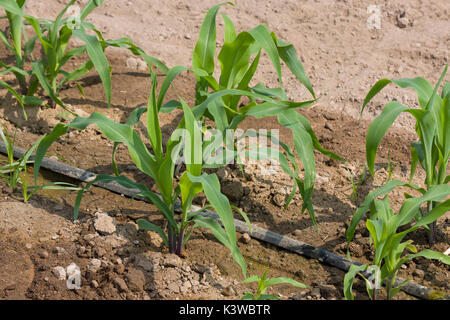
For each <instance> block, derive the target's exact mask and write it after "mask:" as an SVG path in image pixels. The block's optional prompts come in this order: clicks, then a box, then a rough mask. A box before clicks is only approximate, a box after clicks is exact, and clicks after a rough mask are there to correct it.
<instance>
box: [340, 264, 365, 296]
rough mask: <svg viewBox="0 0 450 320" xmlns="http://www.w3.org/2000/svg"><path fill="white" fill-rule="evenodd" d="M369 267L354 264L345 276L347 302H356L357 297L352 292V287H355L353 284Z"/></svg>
mask: <svg viewBox="0 0 450 320" xmlns="http://www.w3.org/2000/svg"><path fill="white" fill-rule="evenodd" d="M367 267H368V266H367V265H360V266H358V265H356V264H352V265H351V266H350V269H349V271H348V272H347V273H346V274H345V276H344V296H345V299H347V300H354V299H355V297H354V296H353V292H352V287H353V282H354V281H355V277H356V275H357V274H358V273H359V272H361V271H364V270H366V269H367Z"/></svg>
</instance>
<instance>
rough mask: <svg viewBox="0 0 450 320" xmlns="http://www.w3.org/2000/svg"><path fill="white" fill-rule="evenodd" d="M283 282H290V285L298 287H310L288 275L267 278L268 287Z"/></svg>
mask: <svg viewBox="0 0 450 320" xmlns="http://www.w3.org/2000/svg"><path fill="white" fill-rule="evenodd" d="M281 283H286V284H290V285H292V286H294V287H298V288H305V289H308V288H309V287H308V286H307V285H305V284H303V283H300V282H298V281H295V280H294V279H291V278H286V277H278V278H271V279H268V280H266V286H267V287H269V286H273V285H277V284H281Z"/></svg>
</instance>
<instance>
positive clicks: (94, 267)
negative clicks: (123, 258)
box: [89, 258, 102, 273]
mask: <svg viewBox="0 0 450 320" xmlns="http://www.w3.org/2000/svg"><path fill="white" fill-rule="evenodd" d="M101 265H102V262H101V261H100V260H99V259H95V258H94V259H92V260H91V261H90V262H89V271H92V272H94V273H95V272H97V271H98V269H100V267H101Z"/></svg>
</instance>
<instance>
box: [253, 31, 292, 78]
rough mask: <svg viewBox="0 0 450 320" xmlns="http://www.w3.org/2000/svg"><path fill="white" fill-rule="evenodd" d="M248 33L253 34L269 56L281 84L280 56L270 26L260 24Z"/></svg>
mask: <svg viewBox="0 0 450 320" xmlns="http://www.w3.org/2000/svg"><path fill="white" fill-rule="evenodd" d="M248 33H250V34H251V35H252V37H253V38H254V39H255V41H256V42H257V43H258V45H259V46H260V47H261V48H263V49H264V51H265V52H266V53H267V55H268V56H269V58H270V60H271V61H272V64H273V66H274V67H275V70H276V71H277V75H278V82H279V83H280V84H281V83H282V82H283V80H282V76H281V64H280V56H279V54H278V48H277V46H276V45H275V42H274V40H273V39H272V36H271V35H270V31H269V28H267V26H266V25H265V24H260V25H259V26H257V27H255V28H253V29H251V30H250V31H249V32H248Z"/></svg>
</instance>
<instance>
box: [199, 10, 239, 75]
mask: <svg viewBox="0 0 450 320" xmlns="http://www.w3.org/2000/svg"><path fill="white" fill-rule="evenodd" d="M227 3H228V4H230V5H233V4H232V3H231V2H227ZM224 4H226V3H219V4H217V5H215V6H214V7H212V8H211V9H209V10H208V13H207V14H206V17H205V19H204V20H203V23H202V26H201V28H200V34H199V37H198V41H197V43H196V45H195V48H194V55H193V57H192V66H193V67H194V68H198V69H203V70H205V71H206V72H208V74H210V75H212V73H213V72H214V54H215V52H216V15H217V12H218V11H219V8H220V7H221V6H223V5H224Z"/></svg>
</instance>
